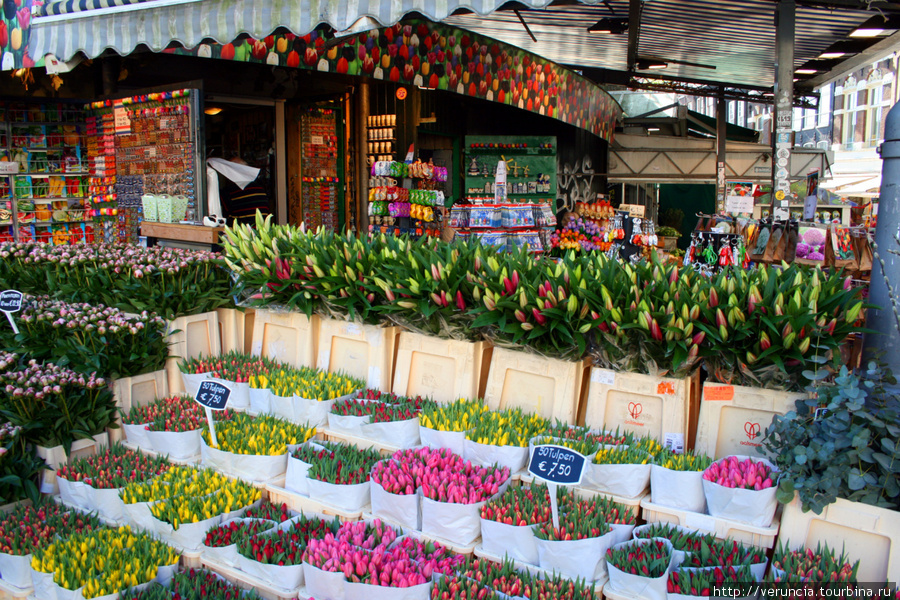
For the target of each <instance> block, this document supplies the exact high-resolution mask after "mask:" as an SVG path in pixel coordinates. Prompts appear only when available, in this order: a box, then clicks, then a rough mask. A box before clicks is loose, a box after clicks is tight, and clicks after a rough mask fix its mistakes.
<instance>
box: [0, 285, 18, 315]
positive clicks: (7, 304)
mask: <svg viewBox="0 0 900 600" xmlns="http://www.w3.org/2000/svg"><path fill="white" fill-rule="evenodd" d="M0 310H2V311H3V312H5V313H14V312H19V311H20V310H22V292H19V291H16V290H6V291H4V292H0Z"/></svg>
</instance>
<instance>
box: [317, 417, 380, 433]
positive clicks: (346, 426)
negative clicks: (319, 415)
mask: <svg viewBox="0 0 900 600" xmlns="http://www.w3.org/2000/svg"><path fill="white" fill-rule="evenodd" d="M371 418H372V417H370V416H369V415H362V416H357V415H335V414H329V415H328V428H329V429H331V430H332V431H335V432H337V433H346V434H347V435H355V436H361V435H362V434H363V429H362V427H363V425H366V424H368V422H369V421H370V420H371Z"/></svg>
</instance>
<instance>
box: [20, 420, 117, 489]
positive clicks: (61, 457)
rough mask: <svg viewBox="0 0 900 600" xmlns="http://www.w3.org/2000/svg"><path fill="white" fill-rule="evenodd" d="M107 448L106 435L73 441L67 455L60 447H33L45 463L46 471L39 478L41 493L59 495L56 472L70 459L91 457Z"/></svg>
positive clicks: (107, 439) (107, 437)
mask: <svg viewBox="0 0 900 600" xmlns="http://www.w3.org/2000/svg"><path fill="white" fill-rule="evenodd" d="M106 446H109V436H108V435H107V434H106V433H100V434H97V435H95V436H94V437H93V438H92V439H84V440H75V441H74V442H72V448H71V450H70V452H69V454H68V455H66V451H65V449H64V448H63V447H62V446H53V447H52V448H45V447H43V446H35V453H36V454H37V455H38V456H39V457H40V458H42V459H44V462H45V463H47V467H48V468H47V469H44V474H43V476H42V477H41V492H42V493H44V494H53V495H57V494H59V486H58V485H57V483H56V470H57V469H58V468H59V467H61V466H64V465H67V464H69V460H70V459H72V458H79V457H87V456H93V455H95V454H97V453H98V452H100V449H101V448H103V447H106Z"/></svg>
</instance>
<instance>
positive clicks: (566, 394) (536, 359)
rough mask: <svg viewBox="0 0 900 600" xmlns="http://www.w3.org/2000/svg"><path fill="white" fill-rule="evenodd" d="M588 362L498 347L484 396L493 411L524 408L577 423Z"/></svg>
mask: <svg viewBox="0 0 900 600" xmlns="http://www.w3.org/2000/svg"><path fill="white" fill-rule="evenodd" d="M586 366H587V363H586V362H585V361H583V360H580V361H577V362H571V361H567V360H559V359H555V358H545V357H542V356H537V355H535V354H529V353H527V352H519V351H516V350H507V349H505V348H495V349H494V354H493V356H492V357H491V370H490V374H489V375H488V380H487V387H486V389H485V392H484V399H485V402H486V403H487V405H488V407H489V408H490V409H491V410H503V409H505V408H521V409H523V410H525V411H528V412H533V413H536V414H538V415H540V416H542V417H545V418H547V419H559V420H560V421H566V422H568V423H573V424H574V423H575V419H576V417H577V416H578V405H579V404H580V402H581V393H582V382H583V381H584V371H585V368H586Z"/></svg>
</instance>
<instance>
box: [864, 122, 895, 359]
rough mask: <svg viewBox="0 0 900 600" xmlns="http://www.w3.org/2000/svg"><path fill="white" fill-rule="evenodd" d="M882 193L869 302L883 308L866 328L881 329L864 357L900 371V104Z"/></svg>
mask: <svg viewBox="0 0 900 600" xmlns="http://www.w3.org/2000/svg"><path fill="white" fill-rule="evenodd" d="M881 160H882V167H881V195H880V197H879V200H878V225H877V226H876V228H875V245H876V248H877V251H878V253H877V256H878V260H875V261H874V264H873V265H872V282H871V284H870V286H869V302H871V303H872V304H874V305H876V306H879V307H880V308H879V309H877V310H875V309H870V310H869V311H868V313H867V317H866V327H868V328H869V329H873V330H875V331H877V332H878V333H877V334H867V335H866V338H865V348H864V356H865V358H866V359H867V360H868V359H870V358H878V359H879V360H881V361H883V362H885V363H887V365H888V366H889V367H890V368H891V370H892V371H893V372H894V375H898V374H900V317H898V308H900V298H898V297H897V294H898V293H900V256H897V255H896V254H894V253H893V252H896V251H900V244H898V242H897V235H898V232H900V104H895V105H894V108H892V109H891V111H890V112H889V113H888V116H887V119H886V120H885V124H884V143H883V144H882V145H881Z"/></svg>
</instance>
